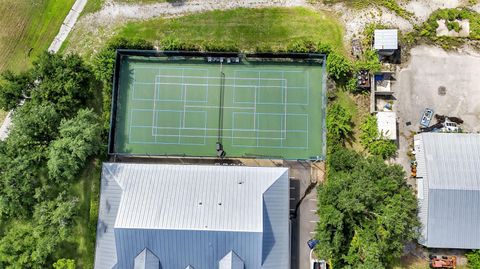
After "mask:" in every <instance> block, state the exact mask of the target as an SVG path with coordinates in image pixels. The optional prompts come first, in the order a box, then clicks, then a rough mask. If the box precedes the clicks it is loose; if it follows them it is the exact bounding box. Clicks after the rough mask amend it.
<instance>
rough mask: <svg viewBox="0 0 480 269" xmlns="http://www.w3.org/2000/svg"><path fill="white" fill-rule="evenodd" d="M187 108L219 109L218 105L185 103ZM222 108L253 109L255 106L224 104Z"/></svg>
mask: <svg viewBox="0 0 480 269" xmlns="http://www.w3.org/2000/svg"><path fill="white" fill-rule="evenodd" d="M186 107H189V108H209V109H219V106H202V105H186ZM223 108H224V109H255V107H237V106H226V107H223Z"/></svg>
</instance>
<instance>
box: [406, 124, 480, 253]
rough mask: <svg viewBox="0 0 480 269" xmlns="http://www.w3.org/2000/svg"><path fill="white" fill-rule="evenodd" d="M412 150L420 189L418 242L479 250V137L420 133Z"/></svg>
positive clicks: (476, 135) (429, 245)
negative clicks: (422, 195)
mask: <svg viewBox="0 0 480 269" xmlns="http://www.w3.org/2000/svg"><path fill="white" fill-rule="evenodd" d="M414 147H415V151H416V160H417V177H423V188H424V189H423V194H424V199H419V218H420V221H421V222H422V226H423V227H422V238H420V240H419V241H420V243H422V244H424V245H425V246H427V247H435V248H462V249H477V248H480V229H479V228H478V227H480V214H479V213H478V212H480V135H479V134H450V133H422V134H419V135H416V136H415V138H414ZM418 191H421V190H418Z"/></svg>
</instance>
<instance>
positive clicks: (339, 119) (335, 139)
mask: <svg viewBox="0 0 480 269" xmlns="http://www.w3.org/2000/svg"><path fill="white" fill-rule="evenodd" d="M326 124H327V148H328V150H329V152H330V151H334V150H336V149H337V148H338V147H340V146H343V145H344V144H345V142H346V140H347V139H348V138H349V137H350V136H351V134H352V130H353V123H352V115H351V113H349V112H348V111H347V110H346V109H345V108H344V107H342V106H341V105H340V104H338V103H334V104H333V105H331V106H330V107H329V108H328V110H327V119H326Z"/></svg>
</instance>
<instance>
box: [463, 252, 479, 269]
mask: <svg viewBox="0 0 480 269" xmlns="http://www.w3.org/2000/svg"><path fill="white" fill-rule="evenodd" d="M466 256H467V259H468V268H472V269H474V268H475V269H476V268H480V249H477V250H473V251H472V252H470V253H467V254H466Z"/></svg>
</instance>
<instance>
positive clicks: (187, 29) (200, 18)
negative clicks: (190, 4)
mask: <svg viewBox="0 0 480 269" xmlns="http://www.w3.org/2000/svg"><path fill="white" fill-rule="evenodd" d="M118 36H122V37H126V38H143V39H146V40H149V41H151V42H153V43H155V44H158V45H159V47H160V48H161V49H162V50H200V51H207V50H215V51H246V52H253V51H256V52H285V51H296V52H301V51H313V49H314V48H315V47H316V49H317V50H316V51H322V52H323V50H321V49H323V47H322V48H320V47H319V46H318V45H319V44H322V46H330V47H332V48H337V49H338V48H343V41H342V39H343V29H342V26H341V24H340V23H339V22H338V20H337V19H336V18H334V17H332V16H331V15H330V14H328V13H324V12H317V11H314V10H313V9H308V8H300V7H296V8H255V9H251V8H236V9H231V10H215V11H208V12H203V13H199V14H191V15H187V16H182V17H178V18H172V19H164V18H155V19H151V20H146V21H142V22H131V23H128V24H127V25H126V26H125V27H123V28H122V29H121V30H120V31H119V33H118ZM329 50H330V49H329ZM338 51H342V49H338Z"/></svg>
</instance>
